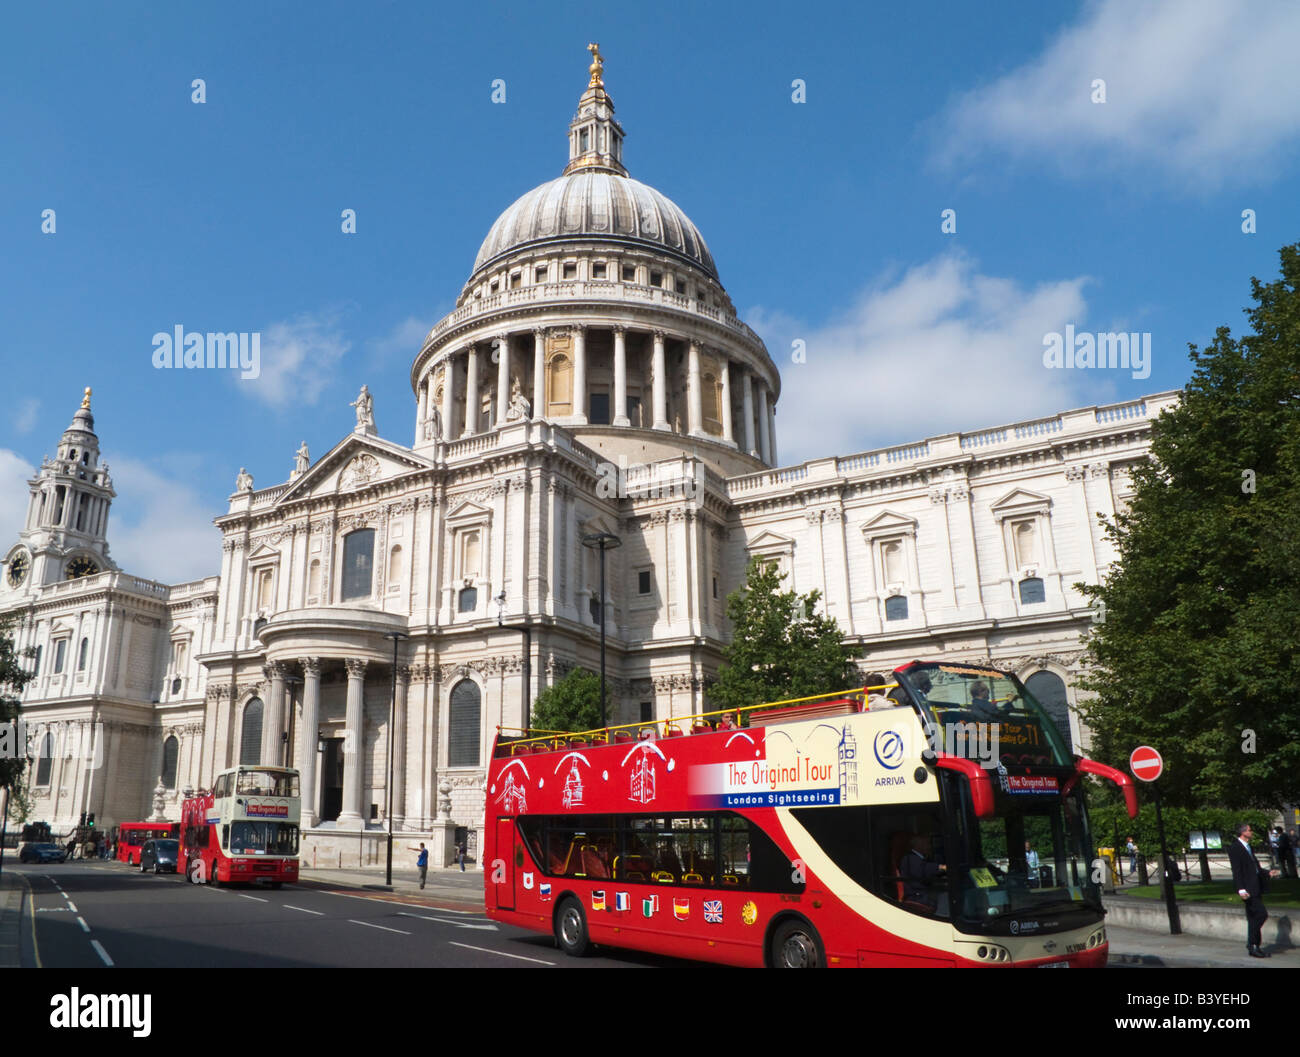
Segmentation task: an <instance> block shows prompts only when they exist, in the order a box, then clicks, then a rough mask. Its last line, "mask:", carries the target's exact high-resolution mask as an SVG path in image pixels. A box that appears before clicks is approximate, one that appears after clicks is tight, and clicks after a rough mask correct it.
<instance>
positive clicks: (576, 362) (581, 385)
mask: <svg viewBox="0 0 1300 1057" xmlns="http://www.w3.org/2000/svg"><path fill="white" fill-rule="evenodd" d="M573 414H574V417H575V418H576V419H577V421H578V422H579V423H580V424H582V425H586V424H587V328H586V327H583V326H577V327H574V328H573Z"/></svg>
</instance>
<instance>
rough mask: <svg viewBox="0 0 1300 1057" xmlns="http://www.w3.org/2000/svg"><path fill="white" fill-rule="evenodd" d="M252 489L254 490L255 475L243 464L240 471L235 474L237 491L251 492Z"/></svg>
mask: <svg viewBox="0 0 1300 1057" xmlns="http://www.w3.org/2000/svg"><path fill="white" fill-rule="evenodd" d="M252 490H253V475H252V474H251V473H249V472H248V471H247V470H245V469H244V468H243V467H242V466H241V467H240V468H239V473H238V474H236V475H235V491H236V492H251V491H252Z"/></svg>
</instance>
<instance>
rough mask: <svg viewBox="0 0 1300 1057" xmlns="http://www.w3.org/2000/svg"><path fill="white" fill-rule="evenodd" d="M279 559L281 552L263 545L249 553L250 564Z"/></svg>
mask: <svg viewBox="0 0 1300 1057" xmlns="http://www.w3.org/2000/svg"><path fill="white" fill-rule="evenodd" d="M279 557H280V552H279V551H278V550H277V549H276V548H274V547H271V546H268V545H267V544H265V543H263V544H260V545H259V546H257V547H256V548H255V549H254V550H252V551H250V552H249V555H248V560H249V561H250V562H256V561H268V560H271V559H278V558H279Z"/></svg>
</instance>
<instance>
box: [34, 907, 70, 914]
mask: <svg viewBox="0 0 1300 1057" xmlns="http://www.w3.org/2000/svg"><path fill="white" fill-rule="evenodd" d="M71 910H72V907H34V908H33V912H34V913H37V914H67V913H69V912H70V911H71Z"/></svg>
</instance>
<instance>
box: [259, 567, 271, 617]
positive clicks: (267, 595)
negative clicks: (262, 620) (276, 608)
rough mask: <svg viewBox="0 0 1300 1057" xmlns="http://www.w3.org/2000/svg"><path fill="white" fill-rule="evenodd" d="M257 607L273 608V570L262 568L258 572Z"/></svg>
mask: <svg viewBox="0 0 1300 1057" xmlns="http://www.w3.org/2000/svg"><path fill="white" fill-rule="evenodd" d="M257 608H258V609H270V608H271V570H270V569H262V570H261V571H260V572H258V574H257Z"/></svg>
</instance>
